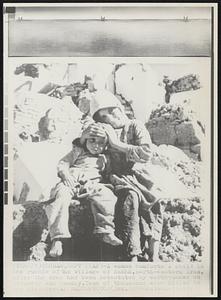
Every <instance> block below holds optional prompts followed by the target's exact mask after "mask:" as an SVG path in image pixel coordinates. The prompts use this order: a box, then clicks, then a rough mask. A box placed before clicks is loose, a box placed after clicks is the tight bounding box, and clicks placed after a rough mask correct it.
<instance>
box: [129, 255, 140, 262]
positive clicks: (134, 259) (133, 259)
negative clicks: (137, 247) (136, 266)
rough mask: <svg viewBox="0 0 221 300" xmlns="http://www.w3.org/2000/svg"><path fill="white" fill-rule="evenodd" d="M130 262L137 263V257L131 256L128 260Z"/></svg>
mask: <svg viewBox="0 0 221 300" xmlns="http://www.w3.org/2000/svg"><path fill="white" fill-rule="evenodd" d="M130 261H133V262H136V261H138V257H137V255H134V256H132V257H131V259H130Z"/></svg>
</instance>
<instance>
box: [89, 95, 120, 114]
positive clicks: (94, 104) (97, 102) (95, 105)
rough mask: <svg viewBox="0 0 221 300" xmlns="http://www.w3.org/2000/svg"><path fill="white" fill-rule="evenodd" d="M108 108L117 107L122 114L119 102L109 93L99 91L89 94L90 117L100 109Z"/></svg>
mask: <svg viewBox="0 0 221 300" xmlns="http://www.w3.org/2000/svg"><path fill="white" fill-rule="evenodd" d="M108 107H118V108H120V110H121V111H122V112H123V111H124V109H123V107H122V105H121V103H120V100H118V98H117V97H116V96H114V95H113V94H112V93H111V92H109V91H107V90H99V91H95V92H93V93H91V101H90V114H91V116H92V117H93V116H94V114H95V113H96V112H97V111H99V110H100V109H103V108H108Z"/></svg>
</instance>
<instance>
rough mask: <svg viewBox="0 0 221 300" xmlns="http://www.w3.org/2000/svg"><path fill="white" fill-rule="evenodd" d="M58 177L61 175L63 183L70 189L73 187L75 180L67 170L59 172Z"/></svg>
mask: <svg viewBox="0 0 221 300" xmlns="http://www.w3.org/2000/svg"><path fill="white" fill-rule="evenodd" d="M60 177H61V180H62V181H63V183H64V185H66V186H68V187H69V188H70V189H72V190H74V189H75V187H76V181H75V180H74V178H73V176H72V175H71V174H70V172H69V171H66V172H64V171H62V172H60Z"/></svg>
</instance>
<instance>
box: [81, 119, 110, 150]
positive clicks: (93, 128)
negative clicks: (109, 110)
mask: <svg viewBox="0 0 221 300" xmlns="http://www.w3.org/2000/svg"><path fill="white" fill-rule="evenodd" d="M105 136H106V132H105V130H104V129H102V128H101V126H100V125H98V124H94V123H93V124H91V125H89V126H88V127H87V128H86V129H85V130H84V131H83V132H82V135H81V138H80V140H81V144H82V145H83V144H84V142H85V140H86V139H88V138H94V137H105Z"/></svg>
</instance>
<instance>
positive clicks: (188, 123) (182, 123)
mask: <svg viewBox="0 0 221 300" xmlns="http://www.w3.org/2000/svg"><path fill="white" fill-rule="evenodd" d="M146 127H147V129H148V131H149V133H150V136H151V139H152V142H153V143H154V144H156V145H161V144H166V145H174V146H176V147H178V148H180V149H182V150H183V151H184V152H185V153H186V154H188V155H189V156H190V157H192V158H195V159H200V158H201V151H200V150H201V141H202V139H203V138H204V128H203V127H202V125H201V124H200V123H199V122H197V120H196V118H195V115H194V113H193V112H191V111H187V110H185V104H183V105H177V104H164V105H161V106H158V108H156V109H155V110H153V111H152V113H151V115H150V118H149V121H148V122H147V123H146Z"/></svg>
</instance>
